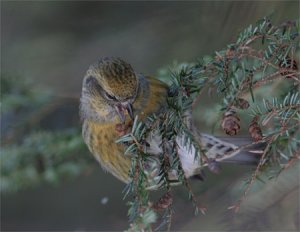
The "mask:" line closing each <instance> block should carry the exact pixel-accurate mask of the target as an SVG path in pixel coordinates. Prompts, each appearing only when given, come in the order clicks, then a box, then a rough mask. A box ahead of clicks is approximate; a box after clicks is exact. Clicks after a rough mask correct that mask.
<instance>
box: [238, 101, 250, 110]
mask: <svg viewBox="0 0 300 232" xmlns="http://www.w3.org/2000/svg"><path fill="white" fill-rule="evenodd" d="M235 106H236V107H237V108H239V109H242V110H244V109H248V108H249V106H250V104H249V102H248V101H246V100H245V99H243V98H238V99H236V104H235Z"/></svg>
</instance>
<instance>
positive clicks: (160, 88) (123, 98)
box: [80, 58, 167, 182]
mask: <svg viewBox="0 0 300 232" xmlns="http://www.w3.org/2000/svg"><path fill="white" fill-rule="evenodd" d="M166 93H167V85H166V84H164V83H163V82H161V81H158V80H156V79H154V78H151V77H144V76H142V75H139V74H136V73H134V71H133V69H132V67H131V66H130V65H129V64H127V63H126V62H124V61H123V60H121V59H119V58H104V59H102V60H100V61H98V62H97V63H95V64H94V65H92V66H91V67H90V68H89V69H88V71H87V73H86V76H85V78H84V80H83V88H82V95H81V99H80V102H81V107H80V113H81V118H82V120H83V131H82V134H83V138H84V141H85V143H86V144H87V145H88V148H89V150H90V151H91V153H92V154H93V155H94V156H95V158H96V159H97V160H98V161H99V162H100V164H101V166H102V167H103V168H104V169H105V170H107V171H108V172H111V173H112V174H113V175H114V176H116V177H117V178H119V179H120V180H122V181H124V182H128V181H129V169H130V159H129V158H128V157H127V156H124V146H123V145H121V144H117V143H116V142H115V141H116V140H117V139H118V138H119V134H118V132H117V131H116V124H118V123H120V119H119V117H118V114H117V112H116V109H115V107H114V105H115V104H118V103H119V102H120V103H121V104H125V103H126V102H128V101H129V102H131V103H132V105H133V109H134V114H135V115H139V118H140V119H143V118H145V116H147V115H149V114H152V113H156V112H158V111H160V110H162V109H163V108H164V106H165V104H166ZM106 95H110V97H109V98H107V97H106ZM129 120H130V119H129V117H128V115H127V117H126V122H125V123H127V122H128V121H129Z"/></svg>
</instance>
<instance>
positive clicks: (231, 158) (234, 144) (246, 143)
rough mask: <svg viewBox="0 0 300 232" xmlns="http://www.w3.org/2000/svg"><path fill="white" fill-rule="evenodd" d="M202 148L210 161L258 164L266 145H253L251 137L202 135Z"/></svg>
mask: <svg viewBox="0 0 300 232" xmlns="http://www.w3.org/2000/svg"><path fill="white" fill-rule="evenodd" d="M200 142H201V146H202V147H203V148H204V149H205V150H206V155H207V157H208V158H209V159H211V160H215V161H217V162H226V163H237V164H248V165H256V164H258V162H259V160H260V158H261V155H262V152H263V150H264V148H265V146H266V144H265V143H253V142H252V140H251V138H249V137H214V136H211V135H208V134H201V135H200Z"/></svg>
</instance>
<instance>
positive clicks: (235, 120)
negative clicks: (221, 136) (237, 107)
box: [222, 109, 240, 135]
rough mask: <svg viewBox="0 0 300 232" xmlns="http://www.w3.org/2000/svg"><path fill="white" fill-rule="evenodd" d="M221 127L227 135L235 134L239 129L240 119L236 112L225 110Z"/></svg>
mask: <svg viewBox="0 0 300 232" xmlns="http://www.w3.org/2000/svg"><path fill="white" fill-rule="evenodd" d="M222 128H223V130H224V131H225V133H226V134H228V135H236V134H237V133H238V131H239V130H240V119H239V117H238V115H237V113H236V112H235V111H234V110H232V109H229V110H228V111H226V112H225V114H224V116H223V121H222Z"/></svg>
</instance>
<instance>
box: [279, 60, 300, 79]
mask: <svg viewBox="0 0 300 232" xmlns="http://www.w3.org/2000/svg"><path fill="white" fill-rule="evenodd" d="M279 67H280V68H282V69H290V70H298V65H297V62H296V60H295V59H293V60H292V59H291V58H290V57H288V56H287V57H286V59H285V62H284V60H281V61H280V62H279ZM292 73H293V72H291V71H289V70H283V71H280V74H281V75H282V76H285V77H286V78H292V77H295V78H296V74H294V75H290V74H292ZM288 75H290V76H288Z"/></svg>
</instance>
